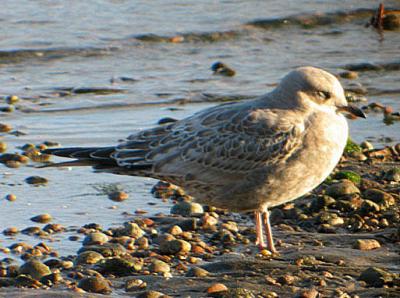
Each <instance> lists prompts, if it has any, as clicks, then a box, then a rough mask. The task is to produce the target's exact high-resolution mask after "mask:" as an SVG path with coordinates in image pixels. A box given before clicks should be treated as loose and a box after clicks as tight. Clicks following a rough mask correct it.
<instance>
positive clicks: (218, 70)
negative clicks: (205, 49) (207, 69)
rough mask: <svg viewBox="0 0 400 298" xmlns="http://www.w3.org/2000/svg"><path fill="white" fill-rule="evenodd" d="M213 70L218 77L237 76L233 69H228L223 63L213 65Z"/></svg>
mask: <svg viewBox="0 0 400 298" xmlns="http://www.w3.org/2000/svg"><path fill="white" fill-rule="evenodd" d="M211 70H212V71H213V72H214V74H216V75H222V76H226V77H233V76H234V75H235V74H236V73H235V71H234V70H233V69H232V68H230V67H228V66H227V65H225V64H224V63H222V62H215V63H214V64H213V65H211Z"/></svg>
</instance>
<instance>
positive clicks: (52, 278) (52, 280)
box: [40, 272, 63, 286]
mask: <svg viewBox="0 0 400 298" xmlns="http://www.w3.org/2000/svg"><path fill="white" fill-rule="evenodd" d="M62 280H63V278H62V276H61V273H60V272H54V273H51V274H49V275H46V276H43V277H42V278H41V279H40V282H41V283H42V284H44V285H46V286H53V285H55V284H58V283H60V282H61V281H62Z"/></svg>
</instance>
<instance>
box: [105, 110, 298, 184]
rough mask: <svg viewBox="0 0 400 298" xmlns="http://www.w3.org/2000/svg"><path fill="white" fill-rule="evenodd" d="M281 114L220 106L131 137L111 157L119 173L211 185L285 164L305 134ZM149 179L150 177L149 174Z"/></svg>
mask: <svg viewBox="0 0 400 298" xmlns="http://www.w3.org/2000/svg"><path fill="white" fill-rule="evenodd" d="M285 113H288V112H285V111H282V110H271V109H262V108H256V107H254V106H251V105H248V106H246V105H243V104H231V106H230V107H229V106H227V105H226V104H225V105H220V106H218V107H216V108H211V109H207V110H204V111H202V112H199V113H197V114H194V115H193V116H192V117H189V118H186V119H183V120H181V121H178V122H176V123H173V124H170V125H167V126H160V127H156V128H154V129H150V130H146V131H142V132H139V133H137V134H134V135H131V136H130V137H129V138H128V139H127V141H126V142H124V143H122V144H120V145H118V146H117V147H116V148H115V152H114V153H113V154H112V158H114V159H115V160H116V162H117V164H118V165H119V166H120V167H124V168H130V169H132V170H135V169H136V167H138V166H139V167H144V166H145V165H152V167H151V173H152V174H153V176H154V177H157V178H160V179H162V178H163V177H171V176H172V177H173V176H176V177H185V176H186V177H187V175H188V173H190V175H192V177H194V178H195V179H196V180H199V181H208V180H209V181H211V180H212V179H215V178H216V177H218V175H220V174H221V173H222V172H223V173H232V174H242V173H244V172H249V171H252V170H255V169H257V168H261V167H268V166H272V165H274V164H276V163H278V162H281V161H282V160H285V159H287V158H288V157H289V156H290V154H291V153H292V151H293V150H295V149H296V147H297V146H298V144H299V143H300V140H301V135H302V132H303V130H304V129H303V128H304V126H303V124H302V123H294V122H293V121H292V120H291V119H294V117H283V115H284V114H285ZM150 176H151V174H150Z"/></svg>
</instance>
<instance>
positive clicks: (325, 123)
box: [44, 67, 365, 252]
mask: <svg viewBox="0 0 400 298" xmlns="http://www.w3.org/2000/svg"><path fill="white" fill-rule="evenodd" d="M340 112H347V113H350V114H352V115H354V116H358V117H364V118H365V115H364V114H363V113H362V111H361V110H359V109H358V108H356V107H354V106H351V105H348V104H347V101H346V98H345V95H344V91H343V88H342V86H341V85H340V83H339V81H338V80H337V79H336V78H335V77H334V76H333V75H331V74H329V73H328V72H326V71H324V70H321V69H318V68H314V67H301V68H298V69H296V70H294V71H292V72H290V73H289V74H288V75H286V77H284V78H283V80H282V81H281V83H280V84H279V85H278V86H277V87H276V88H275V89H274V90H273V91H272V92H270V93H268V94H266V95H264V96H261V97H259V98H257V99H255V100H251V101H245V102H236V103H227V104H222V105H219V106H216V107H212V108H208V109H205V110H202V111H200V112H198V113H196V114H194V115H192V116H190V117H188V118H185V119H182V120H180V121H177V122H175V123H172V124H168V125H165V126H157V127H155V128H152V129H147V130H143V131H140V132H137V133H135V134H132V135H131V136H129V137H128V138H127V139H126V140H125V141H124V142H123V143H120V144H118V145H116V146H111V147H95V148H94V147H84V148H60V149H58V148H56V149H48V150H45V151H44V153H48V154H53V155H57V156H63V157H70V158H75V159H76V160H74V161H72V162H66V163H60V164H57V165H69V166H70V165H77V166H79V165H90V166H93V168H94V169H95V170H96V171H99V172H109V173H114V174H121V175H132V176H146V177H153V178H157V179H160V180H164V181H168V182H171V183H173V184H176V185H179V186H181V187H183V188H184V189H185V190H186V191H187V193H188V194H190V195H192V196H194V197H195V199H196V200H197V201H198V202H200V203H203V204H208V205H212V206H216V207H219V208H224V209H229V210H231V211H237V212H244V211H254V212H255V221H256V233H257V241H256V243H257V244H258V245H259V246H260V248H265V247H266V248H268V249H269V250H270V251H272V252H275V251H276V250H275V247H274V243H273V239H272V232H271V226H270V223H269V213H268V209H269V208H271V207H274V206H277V205H280V204H283V203H285V202H289V201H292V200H294V199H296V198H298V197H300V196H302V195H304V194H306V193H307V192H309V191H310V190H312V189H313V188H315V187H316V186H318V185H319V184H320V183H321V182H322V181H324V179H325V178H326V177H327V176H328V175H329V174H330V172H331V171H332V170H333V169H334V167H335V166H336V164H337V163H338V162H339V159H340V157H341V155H342V152H343V149H344V147H345V144H346V140H347V137H348V126H347V121H346V119H345V117H344V116H343V115H342V114H341V113H340ZM263 229H265V235H266V240H267V241H266V242H267V243H266V244H265V241H264V236H263Z"/></svg>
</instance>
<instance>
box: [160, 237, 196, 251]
mask: <svg viewBox="0 0 400 298" xmlns="http://www.w3.org/2000/svg"><path fill="white" fill-rule="evenodd" d="M191 249H192V246H191V245H190V243H189V242H187V241H185V240H179V239H175V240H171V241H165V242H163V243H161V245H160V252H161V253H162V254H167V255H175V254H187V253H188V252H189V251H190V250H191Z"/></svg>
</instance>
